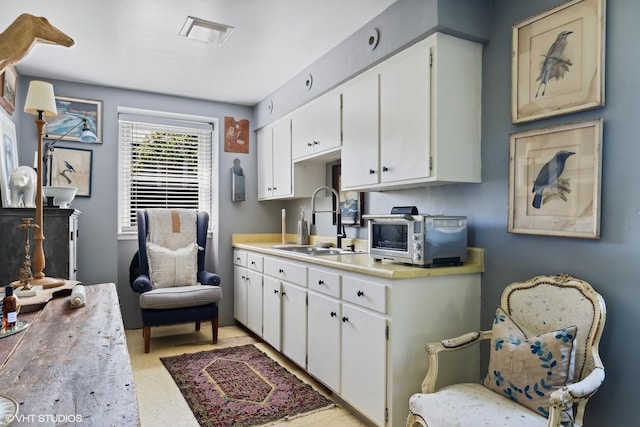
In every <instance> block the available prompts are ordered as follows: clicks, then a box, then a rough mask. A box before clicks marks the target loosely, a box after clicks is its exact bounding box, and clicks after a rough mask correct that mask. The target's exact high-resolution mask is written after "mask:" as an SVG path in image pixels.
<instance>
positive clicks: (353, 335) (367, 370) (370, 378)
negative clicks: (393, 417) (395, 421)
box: [341, 303, 387, 425]
mask: <svg viewBox="0 0 640 427" xmlns="http://www.w3.org/2000/svg"><path fill="white" fill-rule="evenodd" d="M386 324H387V322H386V319H385V318H384V317H382V316H380V315H377V314H374V313H372V312H369V311H366V310H362V309H360V308H357V307H354V306H352V305H350V304H346V303H343V304H342V384H341V385H342V389H341V396H342V397H343V398H344V399H345V400H346V401H347V402H349V403H351V404H352V405H353V406H354V407H355V408H356V409H358V410H359V411H360V412H362V413H363V414H367V416H368V417H369V418H371V420H372V421H374V422H375V423H376V424H378V425H384V424H385V408H386V404H385V402H386V399H385V394H386V389H387V388H386V372H387V369H386V360H387V358H386V355H387V340H386Z"/></svg>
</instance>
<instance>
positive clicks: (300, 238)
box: [296, 207, 309, 245]
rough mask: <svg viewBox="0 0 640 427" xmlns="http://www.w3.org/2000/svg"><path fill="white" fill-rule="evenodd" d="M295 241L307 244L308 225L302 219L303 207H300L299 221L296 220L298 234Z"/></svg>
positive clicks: (299, 243)
mask: <svg viewBox="0 0 640 427" xmlns="http://www.w3.org/2000/svg"><path fill="white" fill-rule="evenodd" d="M296 243H297V244H298V245H308V244H309V227H308V226H307V221H305V219H304V209H303V208H302V207H301V208H300V221H298V234H297V235H296Z"/></svg>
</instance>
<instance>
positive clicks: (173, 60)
mask: <svg viewBox="0 0 640 427" xmlns="http://www.w3.org/2000/svg"><path fill="white" fill-rule="evenodd" d="M394 1H395V0H180V1H175V0H135V1H131V0H108V1H92V2H88V1H86V0H57V1H52V0H14V1H7V0H5V1H2V4H1V5H0V29H2V31H4V29H5V28H7V27H8V26H9V25H10V24H11V22H13V20H14V19H15V18H17V17H18V16H19V15H20V14H21V13H30V14H33V15H36V16H44V17H46V18H47V19H48V20H49V21H50V22H51V24H53V25H54V26H56V27H57V28H58V29H60V30H61V31H63V32H64V33H66V34H67V35H68V36H70V37H71V38H73V39H74V40H75V45H74V46H72V47H71V48H65V47H62V46H58V45H47V44H42V43H39V44H36V45H35V46H34V47H33V48H32V49H31V51H30V52H29V54H28V55H27V56H26V57H25V58H24V59H23V60H22V61H21V62H20V63H18V64H17V69H18V72H19V73H20V74H24V75H29V76H35V77H42V78H49V79H59V80H67V81H72V82H80V83H88V84H97V85H102V86H111V87H117V88H125V89H135V90H141V91H148V92H154V93H162V94H169V95H178V96H183V97H188V98H197V99H205V100H211V101H219V102H229V103H234V104H242V105H255V104H256V103H257V102H259V101H260V100H262V99H264V98H265V97H267V96H268V95H269V94H270V93H272V92H274V91H275V90H277V89H278V88H280V87H281V86H282V85H284V84H285V83H286V82H287V81H289V80H291V79H292V78H293V77H295V76H296V75H297V74H298V73H300V72H301V71H303V70H304V69H305V68H306V67H308V66H309V65H311V64H312V63H313V62H315V61H316V60H317V59H319V58H320V57H322V56H323V55H324V54H326V53H327V52H328V51H330V50H331V49H332V48H334V47H335V46H337V45H338V44H339V43H340V42H342V41H343V40H344V39H346V38H347V37H348V36H350V35H351V34H353V33H354V32H355V31H356V30H358V29H360V28H361V27H363V26H364V25H365V24H366V23H367V22H369V21H370V20H371V19H373V18H374V17H376V16H377V15H379V14H380V13H381V12H382V11H384V10H385V9H386V8H387V7H388V6H389V5H391V4H392V3H394ZM187 16H193V17H196V18H202V19H205V20H209V21H213V22H217V23H222V24H226V25H230V26H233V27H234V30H233V32H232V33H231V35H230V36H229V37H228V39H227V40H226V41H225V42H224V44H222V45H218V44H216V43H207V42H202V41H198V40H189V39H187V38H185V37H181V36H179V35H178V33H179V31H180V30H181V28H182V26H183V24H184V22H185V20H186V19H187Z"/></svg>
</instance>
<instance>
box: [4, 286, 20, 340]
mask: <svg viewBox="0 0 640 427" xmlns="http://www.w3.org/2000/svg"><path fill="white" fill-rule="evenodd" d="M17 322H18V299H17V298H16V297H15V295H13V286H11V285H7V286H5V287H4V298H3V299H2V328H3V329H5V330H6V329H9V328H13V327H14V326H15V325H16V323H17Z"/></svg>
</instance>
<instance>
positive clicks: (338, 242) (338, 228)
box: [311, 185, 347, 249]
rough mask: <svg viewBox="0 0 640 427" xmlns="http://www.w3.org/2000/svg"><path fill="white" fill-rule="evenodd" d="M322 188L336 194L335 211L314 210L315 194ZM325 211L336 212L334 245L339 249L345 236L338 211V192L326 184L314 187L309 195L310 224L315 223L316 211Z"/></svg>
mask: <svg viewBox="0 0 640 427" xmlns="http://www.w3.org/2000/svg"><path fill="white" fill-rule="evenodd" d="M322 190H329V191H331V192H332V193H333V195H334V196H336V210H335V211H333V210H328V211H317V210H316V194H318V192H319V191H322ZM325 212H331V213H334V214H336V246H337V247H338V248H339V249H342V238H344V237H347V236H346V235H345V234H344V228H343V227H342V214H341V212H340V194H339V193H338V192H337V191H336V190H334V189H333V188H331V187H328V186H326V185H324V186H322V187H318V188H316V189H315V190H314V191H313V194H312V195H311V225H316V213H325Z"/></svg>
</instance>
